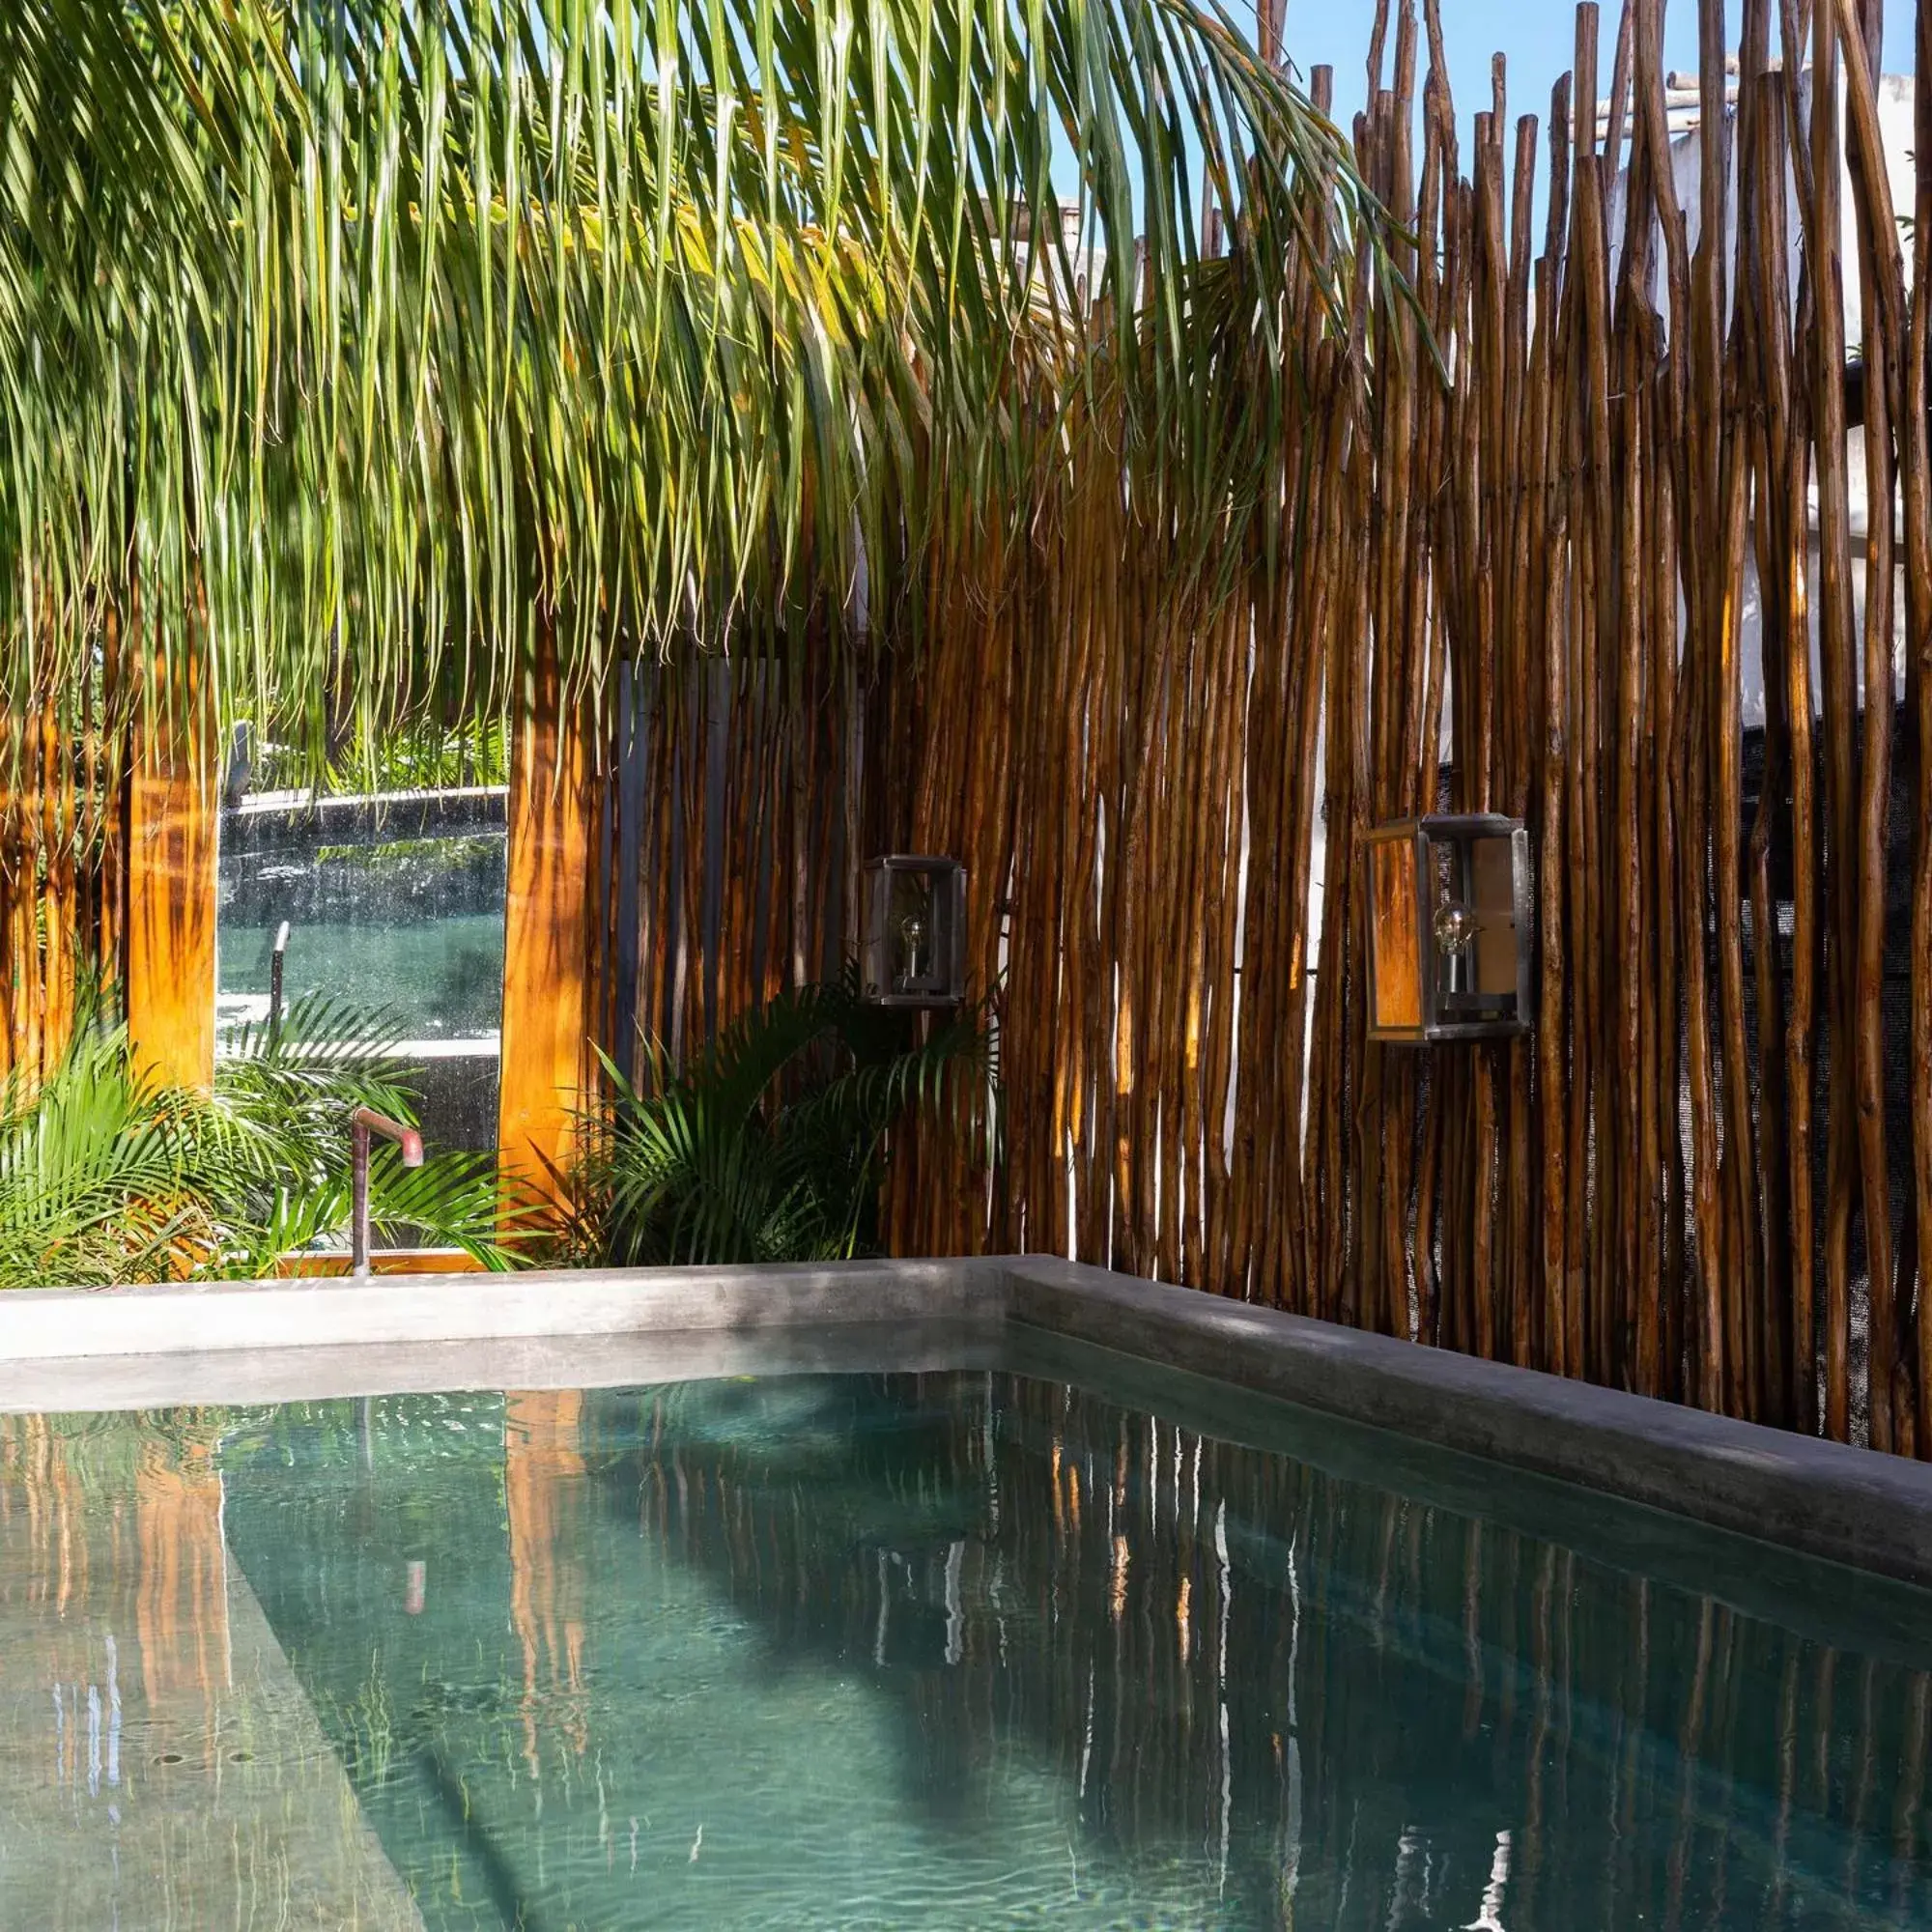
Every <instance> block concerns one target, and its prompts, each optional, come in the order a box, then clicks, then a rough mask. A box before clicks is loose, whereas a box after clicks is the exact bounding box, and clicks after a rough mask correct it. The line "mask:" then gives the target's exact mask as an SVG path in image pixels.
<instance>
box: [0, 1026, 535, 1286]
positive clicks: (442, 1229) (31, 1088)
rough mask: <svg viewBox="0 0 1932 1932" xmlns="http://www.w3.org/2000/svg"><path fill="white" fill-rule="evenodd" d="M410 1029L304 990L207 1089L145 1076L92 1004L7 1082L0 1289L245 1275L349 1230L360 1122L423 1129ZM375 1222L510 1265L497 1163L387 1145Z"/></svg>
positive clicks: (122, 1034) (1, 1111)
mask: <svg viewBox="0 0 1932 1932" xmlns="http://www.w3.org/2000/svg"><path fill="white" fill-rule="evenodd" d="M396 1045H397V1038H396V1037H395V1035H394V1033H393V1030H392V1029H390V1028H389V1027H388V1026H387V1025H386V1024H385V1023H384V1021H383V1020H382V1018H381V1017H380V1016H371V1015H366V1014H358V1013H356V1012H354V1011H352V1010H349V1009H345V1008H343V1007H342V1006H340V1005H339V1004H337V1003H334V1002H331V1001H329V1000H327V999H326V998H321V997H311V998H307V999H303V1000H298V1001H297V1002H296V1003H295V1005H294V1006H292V1007H291V1008H290V1009H289V1011H288V1013H287V1015H286V1017H285V1018H284V1021H283V1024H282V1028H281V1033H280V1037H279V1038H278V1039H277V1040H276V1041H274V1042H273V1043H271V1042H270V1040H269V1038H268V1037H267V1033H266V1030H265V1029H260V1028H250V1029H244V1030H243V1031H242V1032H241V1034H240V1035H239V1036H238V1037H237V1039H236V1042H235V1050H234V1051H233V1052H232V1053H231V1054H229V1055H227V1056H224V1057H223V1058H222V1059H220V1060H219V1061H217V1062H216V1066H215V1077H214V1085H213V1091H212V1092H211V1093H207V1094H203V1093H199V1092H193V1091H184V1090H181V1089H177V1088H170V1087H164V1086H160V1085H157V1084H156V1083H155V1082H153V1081H152V1080H149V1079H147V1078H145V1077H144V1076H143V1075H142V1074H141V1072H140V1071H139V1070H138V1069H137V1068H136V1066H135V1065H134V1062H133V1058H132V1056H131V1054H130V1052H129V1049H128V1037H127V1033H126V1030H125V1029H124V1028H123V1027H121V1026H119V1025H117V1024H114V1023H111V1022H109V1021H107V1020H106V1019H105V1018H104V1017H102V1016H101V1014H100V1012H99V1009H98V1008H97V1009H95V1010H93V1011H91V1012H90V1013H89V1014H88V1015H87V1016H85V1017H84V1018H83V1020H82V1022H81V1024H79V1025H78V1026H76V1028H75V1030H74V1034H73V1037H72V1039H71V1042H70V1044H69V1046H68V1048H67V1051H66V1052H65V1054H64V1055H63V1056H62V1057H61V1059H60V1061H59V1062H58V1063H57V1065H55V1066H54V1068H53V1069H52V1071H51V1072H50V1073H49V1074H48V1075H47V1076H46V1078H45V1079H44V1080H42V1081H39V1082H34V1081H30V1080H28V1079H27V1078H25V1077H24V1076H23V1075H21V1074H20V1073H18V1072H15V1073H14V1074H13V1075H12V1076H10V1077H9V1078H8V1079H7V1080H6V1081H5V1082H4V1083H0V1288H24V1287H43V1288H44V1287H90V1286H104V1285H106V1284H109V1283H114V1282H153V1281H170V1280H210V1279H243V1278H247V1277H250V1276H256V1275H265V1274H269V1273H271V1272H272V1271H273V1269H274V1267H275V1264H276V1263H277V1262H278V1261H279V1260H280V1258H281V1257H282V1256H284V1255H287V1254H289V1253H291V1252H294V1251H297V1250H300V1249H304V1248H309V1247H314V1246H319V1245H323V1244H326V1243H327V1242H329V1241H330V1239H331V1237H334V1236H339V1234H340V1232H341V1230H342V1229H343V1228H344V1227H345V1226H346V1225H347V1222H348V1219H349V1211H350V1173H349V1117H350V1115H351V1114H352V1113H353V1112H354V1111H355V1108H357V1107H363V1106H367V1107H374V1108H376V1109H377V1110H378V1111H379V1112H382V1113H384V1114H388V1115H390V1116H392V1117H394V1118H396V1119H398V1120H402V1121H404V1122H409V1123H411V1124H413V1122H414V1116H413V1113H412V1095H411V1094H410V1093H409V1091H408V1089H407V1088H406V1087H405V1086H403V1085H402V1084H401V1081H400V1079H399V1077H398V1074H397V1072H396V1062H395V1058H394V1053H395V1048H396ZM370 1207H371V1219H372V1224H373V1225H374V1227H375V1228H376V1229H378V1230H379V1231H380V1233H381V1236H383V1237H384V1238H390V1237H394V1236H404V1237H408V1238H413V1239H415V1240H420V1241H425V1242H428V1243H431V1244H433V1245H437V1246H449V1247H455V1248H461V1249H463V1250H465V1251H466V1252H468V1253H469V1254H470V1255H472V1256H474V1257H475V1258H476V1259H477V1260H478V1261H479V1262H481V1263H483V1264H484V1265H486V1266H489V1267H505V1266H509V1265H511V1264H512V1263H513V1260H514V1256H513V1252H512V1248H511V1246H509V1245H506V1243H505V1241H504V1239H503V1238H502V1236H501V1235H500V1233H499V1225H498V1220H499V1216H498V1201H497V1183H496V1178H495V1171H494V1162H493V1161H492V1160H491V1159H490V1157H489V1156H487V1155H474V1154H441V1155H432V1156H431V1158H430V1159H429V1160H428V1161H426V1162H425V1163H424V1165H423V1166H422V1167H420V1168H417V1169H413V1170H412V1169H408V1168H405V1167H403V1165H402V1164H401V1157H400V1153H399V1151H398V1150H396V1149H395V1148H393V1147H390V1146H387V1145H384V1146H380V1147H378V1148H377V1149H376V1150H375V1151H374V1152H373V1154H372V1158H371V1162H370Z"/></svg>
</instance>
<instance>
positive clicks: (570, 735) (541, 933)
mask: <svg viewBox="0 0 1932 1932" xmlns="http://www.w3.org/2000/svg"><path fill="white" fill-rule="evenodd" d="M510 742H511V749H510V801H509V878H508V887H507V894H506V899H505V904H504V910H503V1029H502V1049H501V1052H502V1059H501V1072H500V1080H499V1085H498V1089H497V1156H498V1160H499V1163H500V1172H501V1174H502V1176H503V1178H504V1179H505V1181H510V1180H513V1179H514V1180H518V1181H522V1182H524V1183H526V1185H527V1186H528V1187H530V1188H531V1189H533V1190H534V1191H535V1192H536V1194H537V1195H539V1196H540V1197H542V1198H544V1199H547V1200H550V1201H552V1202H559V1201H560V1199H561V1193H562V1179H563V1171H564V1169H565V1168H566V1167H567V1166H568V1163H569V1159H570V1154H571V1150H572V1145H573V1142H574V1138H575V1134H576V1126H577V1114H578V1110H579V1109H580V1108H581V1107H582V1104H583V1101H584V1096H585V1094H586V1091H587V1075H588V1069H589V1064H590V1048H589V1041H588V1036H589V1030H590V993H591V982H592V971H591V966H592V962H591V958H590V933H591V918H590V913H591V908H590V881H591V877H592V874H593V866H592V852H591V839H592V836H593V826H594V824H595V814H594V812H593V809H592V808H593V802H594V799H593V789H592V774H593V772H594V770H595V767H596V759H595V757H594V756H593V753H592V745H591V738H590V723H589V719H588V716H587V715H586V714H585V712H584V711H583V710H582V709H581V708H580V707H578V706H576V705H574V704H572V703H571V702H569V701H568V699H567V697H566V694H565V692H564V689H563V680H562V678H561V675H560V674H559V672H558V669H557V664H556V653H555V649H554V644H553V643H552V641H551V639H549V638H548V637H545V638H544V639H542V640H541V641H540V643H539V646H538V650H537V655H536V659H535V663H534V665H533V668H532V670H531V673H530V676H529V677H528V679H527V680H526V683H525V686H524V691H523V695H522V701H521V703H520V704H519V707H518V713H517V716H516V717H515V718H513V719H512V721H511V741H510Z"/></svg>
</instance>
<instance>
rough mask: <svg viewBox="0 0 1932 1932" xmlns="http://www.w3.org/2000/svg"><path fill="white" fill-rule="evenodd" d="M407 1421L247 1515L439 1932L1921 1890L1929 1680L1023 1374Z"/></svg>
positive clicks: (235, 1460) (323, 1442) (1668, 1911)
mask: <svg viewBox="0 0 1932 1932" xmlns="http://www.w3.org/2000/svg"><path fill="white" fill-rule="evenodd" d="M376 1410H377V1412H376V1418H375V1430H374V1438H373V1453H372V1455H371V1457H370V1460H369V1462H368V1463H367V1464H366V1466H365V1465H364V1464H363V1463H362V1462H361V1460H360V1458H359V1456H358V1455H357V1454H355V1452H354V1449H353V1447H352V1439H351V1438H352V1430H351V1425H350V1421H349V1416H348V1411H347V1409H346V1407H340V1406H327V1405H323V1406H314V1407H310V1408H302V1409H291V1410H286V1411H282V1412H280V1413H279V1414H278V1415H277V1416H276V1417H275V1418H273V1419H272V1421H271V1422H270V1423H269V1424H265V1425H258V1426H255V1427H252V1428H250V1429H248V1430H242V1431H239V1432H237V1433H236V1434H235V1435H233V1436H231V1438H230V1439H229V1440H228V1442H227V1444H226V1445H225V1448H224V1452H223V1454H224V1466H225V1468H226V1470H227V1482H228V1494H229V1530H230V1535H231V1538H232V1539H233V1542H234V1547H235V1549H236V1551H237V1553H238V1554H239V1556H240V1558H241V1563H242V1565H243V1567H244V1568H245V1569H246V1571H247V1573H248V1575H249V1577H250V1578H251V1580H252V1581H253V1582H254V1584H255V1586H256V1588H257V1590H258V1591H259V1593H260V1595H261V1597H262V1599H263V1600H264V1603H265V1605H266V1606H267V1608H268V1610H269V1613H270V1618H271V1620H272V1621H273V1623H274V1625H275V1627H276V1630H277V1633H278V1634H279V1635H280V1636H281V1638H282V1640H283V1643H284V1644H285V1646H286V1647H287V1649H288V1651H289V1653H290V1655H291V1657H292V1660H293V1661H294V1662H295V1664H296V1667H297V1669H298V1672H299V1673H300V1674H301V1676H302V1677H303V1680H304V1682H305V1683H306V1685H307V1687H308V1689H309V1690H310V1692H311V1695H312V1697H313V1698H314V1701H315V1702H316V1705H317V1707H318V1709H319V1710H320V1711H321V1712H322V1714H323V1716H324V1719H325V1722H326V1723H327V1726H328V1727H329V1729H330V1731H331V1733H332V1735H334V1736H335V1738H336V1740H337V1742H338V1744H339V1746H340V1747H342V1749H343V1751H344V1753H345V1756H346V1758H347V1759H348V1761H349V1762H350V1765H351V1768H352V1773H353V1775H354V1776H355V1782H356V1785H357V1789H358V1791H359V1792H360V1794H361V1796H362V1798H363V1801H364V1804H365V1805H366V1806H367V1807H368V1809H369V1811H370V1814H371V1816H372V1817H373V1818H374V1820H375V1822H376V1824H377V1826H378V1828H379V1830H380V1831H381V1833H382V1834H383V1837H384V1843H385V1844H386V1846H387V1848H388V1850H389V1852H390V1855H391V1857H392V1858H393V1859H394V1860H395V1861H396V1863H397V1864H398V1866H399V1867H400V1868H401V1869H402V1870H403V1871H404V1872H405V1873H406V1875H407V1876H408V1877H409V1879H410V1881H411V1883H412V1886H413V1887H414V1888H415V1889H416V1892H417V1896H418V1902H419V1903H420V1905H421V1907H422V1910H423V1912H424V1916H425V1918H426V1919H427V1921H428V1922H429V1923H430V1924H431V1925H432V1926H457V1925H461V1926H471V1925H477V1926H496V1925H504V1924H517V1923H519V1922H521V1923H523V1924H525V1925H526V1926H531V1927H534V1926H538V1925H565V1924H570V1923H579V1924H616V1923H622V1924H626V1925H631V1924H647V1923H664V1924H679V1925H688V1924H696V1923H702V1924H707V1925H712V1924H716V1925H739V1924H743V1925H754V1924H755V1925H810V1924H823V1925H840V1924H848V1923H853V1922H856V1921H858V1920H861V1919H864V1920H867V1921H868V1922H874V1923H882V1924H894V1925H901V1924H946V1925H950V1924H967V1923H972V1924H991V1923H998V1924H1013V1923H1036V1922H1037V1923H1052V1924H1056V1925H1070V1924H1094V1925H1103V1924H1120V1923H1147V1924H1156V1923H1157V1924H1167V1925H1178V1926H1179V1925H1226V1926H1236V1925H1240V1926H1247V1925H1278V1926H1288V1925H1297V1926H1303V1927H1306V1926H1322V1927H1330V1926H1335V1927H1361V1928H1364V1932H1369V1928H1373V1932H1389V1928H1393V1932H1419V1928H1425V1927H1443V1928H1448V1927H1472V1926H1473V1927H1479V1928H1491V1932H1500V1928H1509V1932H1527V1928H1534V1927H1538V1926H1544V1927H1552V1928H1569V1927H1583V1926H1590V1927H1605V1928H1610V1927H1618V1928H1620V1927H1624V1926H1628V1925H1633V1924H1638V1923H1643V1924H1657V1925H1662V1926H1676V1927H1682V1928H1685V1932H1691V1928H1702V1927H1726V1926H1738V1927H1744V1926H1750V1927H1759V1926H1779V1927H1792V1928H1797V1927H1801V1926H1802V1927H1806V1928H1812V1927H1827V1926H1830V1927H1840V1926H1863V1925H1910V1924H1918V1923H1922V1922H1924V1921H1925V1919H1926V1918H1927V1916H1928V1915H1932V1888H1928V1870H1927V1862H1926V1825H1927V1820H1926V1815H1925V1803H1924V1798H1925V1792H1924V1770H1925V1763H1924V1758H1925V1741H1926V1731H1927V1718H1928V1679H1927V1677H1926V1676H1925V1674H1924V1672H1923V1670H1922V1669H1919V1668H1914V1667H1910V1666H1911V1665H1912V1664H1914V1663H1917V1662H1920V1660H1919V1659H1918V1658H1917V1657H1908V1658H1904V1659H1901V1660H1899V1661H1891V1660H1889V1659H1887V1658H1882V1657H1878V1656H1872V1655H1865V1654H1861V1653H1860V1652H1858V1651H1855V1650H1850V1649H1833V1648H1832V1647H1830V1646H1828V1645H1826V1644H1824V1643H1821V1642H1818V1641H1815V1640H1813V1639H1810V1638H1806V1637H1801V1636H1799V1635H1797V1634H1794V1633H1792V1632H1790V1631H1788V1630H1784V1629H1781V1628H1779V1627H1777V1626H1776V1625H1773V1624H1769V1623H1765V1622H1761V1621H1758V1620H1756V1619H1754V1618H1751V1617H1748V1616H1746V1615H1744V1614H1743V1613H1741V1612H1740V1611H1737V1610H1735V1609H1733V1608H1730V1607H1728V1606H1726V1605H1723V1604H1721V1603H1719V1602H1716V1601H1714V1600H1712V1599H1710V1598H1706V1597H1700V1596H1696V1595H1693V1594H1690V1593H1688V1592H1685V1591H1683V1590H1681V1589H1678V1588H1676V1587H1674V1586H1672V1585H1669V1584H1666V1583H1662V1582H1659V1581H1655V1580H1650V1579H1646V1578H1644V1577H1636V1576H1632V1575H1629V1574H1626V1573H1622V1572H1618V1571H1615V1570H1612V1569H1609V1568H1606V1567H1603V1566H1600V1565H1598V1564H1597V1563H1594V1562H1592V1561H1590V1560H1589V1559H1588V1558H1586V1557H1585V1556H1583V1555H1580V1554H1578V1553H1577V1552H1575V1551H1573V1550H1570V1549H1567V1548H1560V1547H1558V1546H1556V1545H1553V1544H1548V1543H1544V1542H1539V1541H1537V1540H1535V1539H1534V1538H1531V1537H1528V1536H1526V1535H1523V1534H1520V1533H1519V1532H1516V1531H1513V1530H1510V1529H1506V1528H1502V1527H1499V1526H1497V1525H1494V1524H1485V1523H1483V1522H1481V1521H1477V1520H1471V1519H1468V1518H1464V1517H1459V1516H1455V1515H1452V1514H1450V1513H1448V1512H1446V1511H1444V1510H1440V1509H1436V1508H1433V1507H1430V1506H1427V1505H1424V1504H1421V1503H1418V1502H1415V1501H1412V1500H1409V1499H1406V1498H1405V1497H1403V1496H1400V1495H1396V1494H1393V1493H1388V1492H1381V1491H1378V1490H1373V1489H1368V1488H1364V1487H1362V1486H1360V1485H1358V1484H1353V1483H1350V1482H1347V1481H1344V1480H1342V1479H1340V1478H1337V1477H1334V1476H1331V1475H1328V1474H1325V1473H1323V1472H1322V1471H1321V1470H1319V1469H1316V1468H1314V1467H1311V1466H1309V1465H1308V1464H1305V1463H1297V1462H1293V1461H1291V1460H1289V1459H1287V1458H1285V1457H1281V1456H1274V1455H1267V1454H1263V1453H1261V1452H1258V1451H1252V1450H1247V1449H1242V1448H1238V1447H1234V1446H1231V1445H1228V1444H1224V1443H1219V1442H1216V1441H1213V1440H1211V1439H1205V1438H1203V1437H1202V1436H1200V1435H1195V1434H1193V1433H1192V1432H1190V1431H1187V1430H1184V1429H1179V1428H1176V1427H1174V1426H1173V1425H1171V1424H1168V1423H1165V1422H1162V1421H1159V1420H1157V1419H1154V1418H1152V1417H1151V1416H1149V1415H1146V1414H1140V1413H1135V1412H1131V1411H1127V1410H1122V1409H1121V1408H1118V1407H1116V1406H1112V1405H1110V1404H1107V1403H1104V1402H1101V1401H1098V1400H1097V1399H1094V1398H1092V1397H1088V1396H1085V1395H1082V1394H1080V1393H1077V1392H1075V1391H1072V1390H1069V1389H1067V1388H1065V1387H1063V1386H1060V1385H1057V1384H1051V1383H1043V1382H1037V1381H1031V1380H1027V1379H1025V1378H1016V1377H1009V1376H992V1377H983V1376H971V1377H923V1378H921V1377H894V1378H853V1377H816V1378H771V1379H765V1380H759V1381H751V1380H744V1381H736V1382H729V1381H727V1382H714V1383H708V1384H691V1385H685V1386H681V1387H671V1388H664V1389H653V1390H644V1391H636V1392H628V1393H617V1394H611V1393H600V1394H593V1395H589V1396H578V1395H574V1394H572V1395H561V1396H559V1395H513V1396H509V1397H500V1398H499V1397H467V1398H466V1397H436V1398H406V1399H397V1400H395V1401H389V1402H384V1403H381V1404H378V1405H377V1406H376ZM1498 1480H1499V1481H1500V1480H1504V1479H1502V1478H1498ZM412 1562H414V1563H419V1564H423V1565H424V1566H425V1568H424V1573H423V1574H425V1575H426V1576H427V1577H428V1579H429V1585H428V1589H427V1593H426V1598H425V1600H424V1601H423V1602H422V1604H421V1605H420V1607H419V1611H418V1612H417V1613H411V1611H410V1609H409V1606H408V1604H407V1601H406V1598H407V1594H408V1589H409V1584H408V1582H407V1577H408V1576H409V1566H410V1564H411V1563H412ZM1928 1631H1932V1626H1928Z"/></svg>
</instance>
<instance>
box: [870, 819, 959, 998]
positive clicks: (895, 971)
mask: <svg viewBox="0 0 1932 1932" xmlns="http://www.w3.org/2000/svg"><path fill="white" fill-rule="evenodd" d="M864 966H865V974H864V984H865V994H866V998H867V1001H868V1002H869V1003H870V1004H871V1005H873V1006H877V1007H956V1006H958V1005H959V1003H960V1002H961V1001H962V1000H963V999H964V998H965V997H966V867H964V866H962V865H961V864H960V863H959V862H958V860H956V859H930V858H916V857H907V856H904V855H895V856H893V857H890V858H885V859H874V860H873V861H872V863H871V864H870V865H869V866H867V867H866V952H865V960H864Z"/></svg>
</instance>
